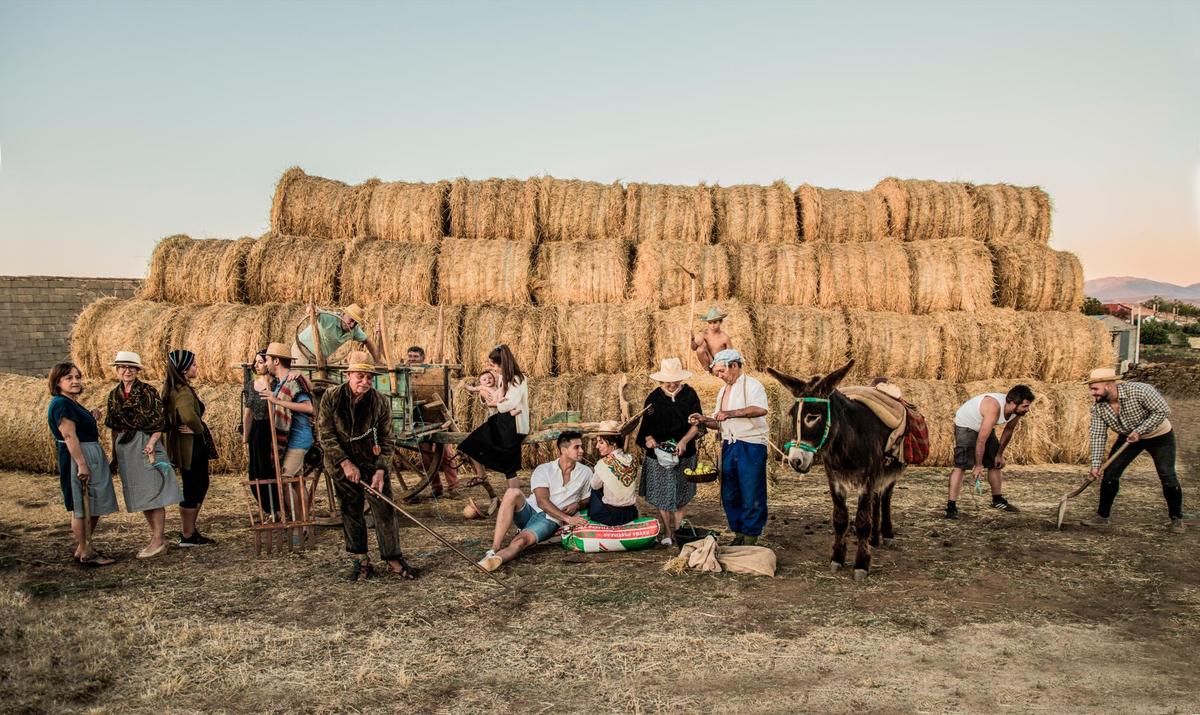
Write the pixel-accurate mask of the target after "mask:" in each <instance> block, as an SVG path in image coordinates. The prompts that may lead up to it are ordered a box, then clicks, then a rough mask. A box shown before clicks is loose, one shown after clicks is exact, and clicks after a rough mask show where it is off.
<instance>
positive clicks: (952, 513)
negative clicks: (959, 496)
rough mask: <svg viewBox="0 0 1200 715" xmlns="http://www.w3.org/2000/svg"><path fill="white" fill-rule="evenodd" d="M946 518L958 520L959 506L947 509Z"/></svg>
mask: <svg viewBox="0 0 1200 715" xmlns="http://www.w3.org/2000/svg"><path fill="white" fill-rule="evenodd" d="M946 518H947V519H957V518H958V507H957V506H948V507H946Z"/></svg>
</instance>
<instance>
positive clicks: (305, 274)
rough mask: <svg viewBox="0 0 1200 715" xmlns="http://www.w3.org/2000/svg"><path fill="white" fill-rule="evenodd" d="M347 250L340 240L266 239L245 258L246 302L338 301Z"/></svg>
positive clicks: (297, 237)
mask: <svg viewBox="0 0 1200 715" xmlns="http://www.w3.org/2000/svg"><path fill="white" fill-rule="evenodd" d="M345 248H346V244H345V243H343V242H341V241H325V240H322V239H319V238H307V237H300V236H275V235H267V236H263V237H262V238H260V239H258V240H257V241H255V243H254V245H253V246H252V247H251V248H250V252H249V253H248V254H247V256H246V302H248V303H281V302H307V301H310V300H311V301H315V302H317V303H321V304H333V303H335V302H337V298H338V281H339V276H340V275H341V270H342V253H343V251H344V250H345Z"/></svg>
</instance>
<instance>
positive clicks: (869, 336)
mask: <svg viewBox="0 0 1200 715" xmlns="http://www.w3.org/2000/svg"><path fill="white" fill-rule="evenodd" d="M845 326H846V329H848V330H849V353H850V357H852V358H854V368H853V371H852V379H853V380H856V381H861V382H864V383H866V384H869V383H870V380H871V379H872V378H874V377H878V376H886V377H889V378H891V377H905V378H918V379H924V380H935V379H937V377H938V372H939V371H940V369H941V363H942V352H943V350H944V349H945V346H944V345H943V343H942V331H941V329H940V328H939V326H938V324H937V323H936V322H935V321H932V320H930V319H929V318H928V317H926V316H920V315H908V314H905V313H886V312H869V311H865V310H848V311H846V323H845ZM844 362H845V360H838V359H832V360H829V361H828V362H826V363H825V365H827V366H828V367H825V368H824V369H813V370H807V371H806V372H804V373H801V374H817V373H822V372H826V371H828V370H829V369H833V368H836V367H841V365H842V364H843V363H844Z"/></svg>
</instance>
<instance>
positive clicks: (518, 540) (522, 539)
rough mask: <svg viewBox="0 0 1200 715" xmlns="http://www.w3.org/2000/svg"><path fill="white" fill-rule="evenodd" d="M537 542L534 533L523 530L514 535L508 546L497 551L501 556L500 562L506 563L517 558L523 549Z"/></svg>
mask: <svg viewBox="0 0 1200 715" xmlns="http://www.w3.org/2000/svg"><path fill="white" fill-rule="evenodd" d="M536 543H537V541H535V540H534V536H533V534H531V533H529V532H528V531H522V532H521V533H519V534H517V535H516V536H514V537H513V540H512V542H511V543H509V545H508V546H506V547H504V548H503V549H500V550H499V551H497V552H496V555H497V556H499V557H500V563H502V564H506V563H508V562H509V561H512V560H513V559H515V558H517V556H519V555H520V553H521V552H522V551H524V550H525V549H528V548H529V547H530V546H533V545H534V544H536Z"/></svg>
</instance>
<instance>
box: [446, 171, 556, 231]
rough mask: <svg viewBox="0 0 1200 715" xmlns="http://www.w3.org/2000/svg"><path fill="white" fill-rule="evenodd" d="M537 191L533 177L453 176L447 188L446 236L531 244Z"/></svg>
mask: <svg viewBox="0 0 1200 715" xmlns="http://www.w3.org/2000/svg"><path fill="white" fill-rule="evenodd" d="M537 194H538V180H537V179H530V180H528V181H522V180H519V179H484V180H482V181H471V180H470V179H455V180H454V183H453V184H452V185H451V187H450V199H449V201H450V235H452V236H457V237H459V238H474V239H501V240H506V241H524V242H527V243H534V242H536V241H537V239H538V234H537Z"/></svg>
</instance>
